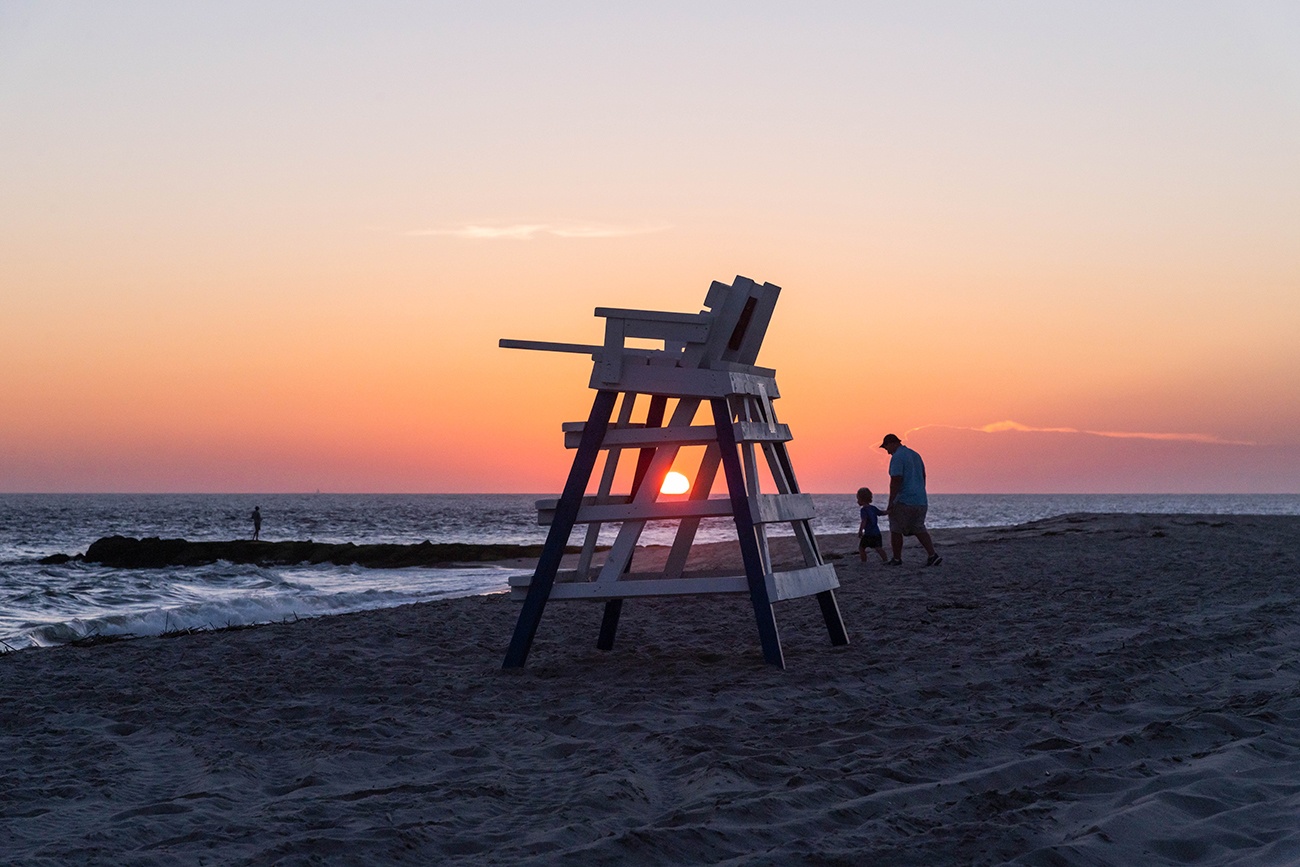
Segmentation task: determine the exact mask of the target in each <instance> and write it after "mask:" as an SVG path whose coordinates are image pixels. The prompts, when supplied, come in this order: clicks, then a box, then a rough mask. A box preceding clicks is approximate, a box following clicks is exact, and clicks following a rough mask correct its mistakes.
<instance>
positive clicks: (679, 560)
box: [500, 277, 848, 668]
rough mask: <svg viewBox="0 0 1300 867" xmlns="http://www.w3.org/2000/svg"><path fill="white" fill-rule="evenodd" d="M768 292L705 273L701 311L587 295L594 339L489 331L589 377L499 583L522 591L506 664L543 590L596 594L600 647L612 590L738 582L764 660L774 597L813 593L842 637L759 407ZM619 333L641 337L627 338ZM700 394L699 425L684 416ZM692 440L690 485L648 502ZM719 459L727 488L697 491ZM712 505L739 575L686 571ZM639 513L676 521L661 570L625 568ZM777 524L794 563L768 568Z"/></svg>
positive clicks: (616, 598)
mask: <svg viewBox="0 0 1300 867" xmlns="http://www.w3.org/2000/svg"><path fill="white" fill-rule="evenodd" d="M780 292H781V289H780V287H778V286H773V285H771V284H770V283H764V284H762V285H759V284H757V283H755V282H754V281H753V280H750V279H748V278H745V277H737V278H736V280H735V282H734V283H733V284H732V285H730V286H728V285H727V284H725V283H719V282H714V283H713V285H712V286H710V287H709V291H708V294H707V295H706V296H705V299H704V308H705V309H704V310H703V311H702V312H700V313H667V312H660V311H651V310H623V309H617V308H610V307H598V308H596V316H598V317H600V318H602V319H604V320H605V341H604V343H602V344H600V345H586V344H572V343H551V342H545V341H532V340H501V341H500V345H501V346H502V347H505V348H510V349H535V350H545V351H551V352H575V353H583V354H588V355H590V356H591V358H592V360H593V362H594V366H593V370H592V374H591V381H590V387H591V388H593V389H595V391H596V397H595V400H594V401H593V403H592V407H591V414H590V416H589V417H588V419H587V421H586V422H573V423H567V424H564V425H563V431H564V441H565V446H566V448H576V449H577V452H576V454H575V456H574V459H573V467H572V468H571V469H570V471H569V477H568V481H567V482H566V483H565V486H564V491H563V493H562V494H561V495H560V497H559V499H554V500H539V501H538V502H537V509H538V517H539V523H541V524H543V525H547V524H549V525H550V529H549V531H548V533H547V537H546V544H545V546H544V547H543V550H542V556H541V558H540V560H539V561H538V564H537V568H536V571H535V572H534V573H533V574H532V575H531V576H522V577H521V578H519V579H516V580H513V581H512V582H511V595H512V596H513V597H514V598H519V599H522V600H523V607H522V609H521V610H520V613H519V620H518V622H517V624H516V625H515V631H514V635H513V637H512V638H511V641H510V647H509V649H508V650H507V652H506V658H505V664H504V667H505V668H520V667H522V666H523V665H524V663H525V662H526V661H527V658H528V652H529V650H530V648H531V647H532V643H533V638H534V636H535V635H536V633H537V627H538V625H539V624H540V622H541V618H542V611H543V609H544V608H545V606H546V603H547V602H548V601H549V600H552V599H554V600H568V599H586V600H598V601H604V603H605V614H604V619H603V621H602V623H601V628H600V635H599V637H598V639H597V647H599V648H600V649H602V650H609V649H611V648H612V647H613V645H614V636H615V632H616V631H617V629H618V620H619V616H620V614H621V613H622V606H623V600H624V599H627V598H630V597H639V596H687V595H708V594H716V593H748V594H749V598H750V600H751V602H752V603H753V606H754V616H755V618H756V620H757V623H758V634H759V641H760V643H761V646H762V650H763V657H764V659H765V660H766V661H767V662H768V663H770V664H772V665H776V666H779V667H781V668H784V667H785V660H784V657H783V655H782V652H781V641H780V637H779V635H778V632H777V626H776V617H775V615H774V613H773V610H772V607H773V604H774V603H776V602H780V601H783V600H788V599H797V598H801V597H805V596H816V597H817V601H818V602H819V603H820V605H821V610H822V615H823V617H824V618H825V621H826V628H827V630H828V631H829V633H830V640H831V644H833V645H844V644H848V635H847V633H846V632H845V629H844V623H843V621H842V619H841V618H840V612H839V606H838V604H837V603H836V601H835V593H834V590H835V588H836V587H838V586H839V581H838V580H837V578H836V576H835V567H834V566H832V565H830V564H828V563H826V562H825V561H823V559H822V555H821V551H820V550H819V548H818V546H817V539H816V537H815V536H814V535H813V532H812V528H811V526H810V524H809V520H810V519H811V518H812V517H813V516H814V514H815V509H814V506H813V502H812V497H811V496H810V495H808V494H804V493H801V492H800V491H799V485H798V482H797V481H796V480H795V474H794V466H793V465H792V464H791V462H790V456H789V453H788V451H787V449H786V443H787V442H789V441H790V439H791V434H790V430H789V428H788V427H787V426H786V425H784V424H780V423H778V422H777V420H776V413H775V411H774V410H773V407H772V401H773V400H775V399H776V398H778V397H779V396H780V392H779V391H778V390H777V387H776V371H774V370H771V369H769V368H763V367H757V366H755V364H754V362H755V360H756V359H757V358H758V351H759V348H760V346H761V345H762V342H763V337H764V335H765V334H766V332H767V326H768V323H769V322H770V321H771V318H772V312H773V310H774V309H775V307H776V300H777V296H778V295H779V294H780ZM629 340H639V341H641V342H643V343H644V342H647V341H648V342H650V343H651V344H652V346H651V347H650V348H640V347H635V346H631V345H629V343H628V341H629ZM659 344H661V345H659ZM641 395H645V396H647V397H648V398H649V400H648V405H647V406H646V408H645V415H644V419H643V420H640V421H634V420H633V419H634V415H633V410H634V407H635V404H636V403H637V400H638V398H639V397H640V396H641ZM620 396H621V398H622V402H621V404H619V398H620ZM670 402H672V407H671V413H670V412H669V405H670ZM705 402H707V403H708V405H709V407H710V409H711V415H712V419H711V423H705V424H696V423H695V416H696V414H697V411H698V410H699V409H700V407H701V404H703V403H705ZM616 405H618V415H617V417H616V418H615V416H614V409H615V406H616ZM665 417H666V418H667V422H666V423H665ZM611 420H612V421H611ZM691 446H696V447H698V446H703V447H704V450H703V458H702V459H701V461H700V466H699V469H698V471H697V472H696V473H695V477H694V480H693V483H692V485H691V487H690V491H689V494H688V495H687V496H686V497H685V498H684V499H679V500H675V501H673V500H661V499H660V482H661V481H662V479H663V478H664V476H665V475H666V474H667V473H668V471H669V470H670V469H671V468H672V466H673V462H674V460H676V459H677V457H678V454H679V452H680V450H681V449H683V448H686V447H691ZM629 450H636V453H637V462H636V466H635V470H634V471H633V473H632V479H631V490H630V492H629V493H626V494H618V493H614V492H613V490H612V488H613V486H614V483H615V479H616V476H617V470H618V463H619V460H620V458H621V457H622V455H623V454H624V452H626V451H629ZM760 451H761V453H762V455H763V457H764V458H765V459H766V466H767V469H768V471H769V473H770V476H771V479H772V481H773V483H774V485H775V487H776V490H775V491H774V492H772V493H763V492H761V491H760V489H759V480H760V471H759V464H758V452H760ZM602 452H603V453H605V455H606V458H605V464H604V468H603V471H602V473H601V476H600V481H599V483H598V486H597V489H596V492H595V494H592V495H589V494H588V493H587V488H588V485H589V483H590V482H591V478H592V474H593V472H594V470H595V468H596V464H597V462H598V460H599V457H600V455H601V453H602ZM719 467H721V468H722V471H723V476H724V478H725V479H726V484H727V494H728V496H727V498H726V499H716V498H715V499H710V497H709V494H710V492H711V491H712V489H713V483H714V481H715V479H716V477H717V472H718V469H719ZM719 517H731V518H733V519H734V522H735V527H736V535H737V537H738V539H739V542H740V554H741V560H742V563H743V567H744V574H743V575H735V574H709V573H704V572H698V571H687V569H686V566H687V558H688V555H689V554H690V550H691V546H692V544H693V543H694V541H695V536H696V532H697V530H698V528H699V525H700V521H701V520H702V519H704V518H719ZM647 521H677V522H678V525H677V532H676V536H675V538H674V541H673V544H672V546H671V549H670V550H669V552H668V557H667V561H666V563H665V564H664V566H663V568H662V569H657V570H655V571H653V572H649V573H647V572H634V571H632V555H633V553H634V552H635V549H636V544H637V541H638V539H639V538H640V536H641V533H642V530H643V529H644V528H645V525H646V522H647ZM606 523H618V524H619V529H618V533H617V536H616V537H615V539H614V542H613V545H612V546H611V547H610V549H609V551H608V553H607V555H606V557H605V560H604V563H603V564H602V565H600V566H596V565H593V560H594V555H595V553H596V542H597V537H598V535H599V532H600V527H601V525H602V524H606ZM782 523H788V524H790V525H791V526H792V528H793V531H794V535H795V537H796V539H797V540H798V545H799V550H800V553H801V555H802V558H803V566H802V567H800V568H796V569H792V570H786V571H779V572H778V571H774V569H773V564H772V556H771V552H770V550H769V545H768V536H767V527H768V526H769V525H771V524H782ZM576 524H585V525H587V532H586V537H585V539H584V542H583V545H582V549H581V553H580V554H579V555H578V562H577V568H575V569H569V570H565V571H561V570H560V566H561V562H562V559H563V557H564V554H565V548H566V546H567V545H568V541H569V536H570V533H571V532H572V530H573V528H574V526H575V525H576Z"/></svg>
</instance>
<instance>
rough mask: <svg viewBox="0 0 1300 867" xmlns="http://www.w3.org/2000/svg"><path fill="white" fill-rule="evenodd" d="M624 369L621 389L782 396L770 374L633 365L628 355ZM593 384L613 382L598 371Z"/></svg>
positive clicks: (690, 394)
mask: <svg viewBox="0 0 1300 867" xmlns="http://www.w3.org/2000/svg"><path fill="white" fill-rule="evenodd" d="M622 370H623V375H622V377H621V378H620V379H619V380H618V383H617V386H618V388H620V389H621V390H623V391H635V392H640V393H641V394H662V395H666V396H668V397H698V398H702V399H708V398H715V397H728V396H730V395H735V394H759V393H760V392H761V393H765V394H766V395H767V397H768V400H775V399H776V398H778V397H780V396H781V394H780V390H779V389H778V388H777V386H776V380H775V379H773V378H772V377H769V376H756V375H754V374H749V373H739V372H735V371H726V370H701V369H698V368H685V367H659V366H655V365H649V364H633V363H630V362H629V360H628V359H627V358H625V359H624V363H623V367H622ZM591 387H592V388H597V389H599V388H609V387H610V385H609V384H607V383H606V382H605V380H603V379H600V378H599V375H598V374H597V373H593V374H592V379H591Z"/></svg>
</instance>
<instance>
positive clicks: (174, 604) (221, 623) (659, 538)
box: [0, 494, 1300, 652]
mask: <svg viewBox="0 0 1300 867" xmlns="http://www.w3.org/2000/svg"><path fill="white" fill-rule="evenodd" d="M538 497H539V495H536V494H412V495H382V494H367V495H358V494H263V495H252V494H249V495H242V494H241V495H235V494H132V495H124V494H81V495H74V494H0V652H9V651H13V650H20V649H24V648H30V647H47V646H52V645H58V644H66V643H69V642H72V641H78V640H85V639H87V638H99V637H112V636H143V635H159V634H165V633H169V632H178V631H184V630H192V629H220V628H224V627H229V626H241V625H247V624H254V623H269V622H274V621H280V620H286V619H289V620H291V619H295V618H301V617H317V616H322V615H329V614H342V613H346V612H352V611H361V610H365V609H370V608H384V607H390V606H395V605H404V604H407V603H411V602H423V601H427V600H431V599H440V598H447V597H455V596H471V595H476V594H480V593H496V592H502V591H504V590H505V589H506V587H507V582H508V580H509V578H510V576H511V575H514V574H517V573H518V570H512V569H506V568H503V567H500V566H494V565H491V564H484V565H482V566H473V567H455V568H441V567H440V568H413V569H368V568H364V567H349V566H332V565H318V566H291V567H276V568H263V567H258V566H248V565H234V564H230V563H215V564H212V565H210V566H201V567H191V568H170V569H113V568H108V567H103V566H92V565H88V564H85V563H79V562H71V563H67V564H63V565H57V566H50V565H42V564H40V563H39V562H38V561H39V560H40V559H41V558H43V557H46V556H48V555H50V554H59V553H63V554H78V553H84V552H85V550H86V548H87V547H88V546H89V545H90V543H91V542H94V541H95V540H96V539H98V538H100V537H102V536H112V535H123V536H135V537H139V538H143V537H148V536H158V537H161V538H185V539H190V540H194V541H198V540H225V539H236V538H247V537H248V536H249V534H250V532H251V529H252V524H251V521H250V519H249V514H250V513H251V512H252V510H253V507H254V506H260V507H261V511H262V514H263V515H264V516H265V517H264V523H263V526H262V538H263V539H265V540H268V541H283V540H307V539H311V540H314V541H317V542H354V543H357V544H368V543H397V544H414V543H418V542H422V541H424V540H426V539H427V540H428V541H430V542H435V543H438V542H463V543H471V544H475V543H478V544H520V545H523V544H537V543H540V542H543V541H545V538H546V528H545V527H541V526H538V524H537V515H536V511H535V510H534V506H533V503H534V501H535V500H536V499H538ZM814 500H815V502H816V505H817V513H818V517H817V518H816V520H815V521H814V524H813V526H814V529H815V530H816V532H818V533H821V534H832V533H851V532H853V531H854V530H855V529H856V528H857V521H858V517H857V506H856V504H855V502H854V497H853V495H852V494H815V495H814ZM1074 512H1156V513H1180V514H1189V513H1205V514H1273V515H1276V514H1283V515H1300V495H1139V494H1131V495H1130V494H1126V495H1100V494H1082V495H1056V494H1001V495H979V494H934V495H931V498H930V512H929V517H928V523H929V526H930V528H931V529H932V530H935V531H938V533H937V534H936V535H937V541H939V542H940V543H942V530H943V529H944V528H951V527H987V526H1006V525H1012V524H1019V523H1023V522H1025V521H1032V520H1037V519H1041V518H1048V517H1052V516H1054V515H1062V514H1070V513H1074ZM784 530H785V531H787V532H788V530H789V527H788V526H787V527H785V528H784ZM580 532H581V531H580V530H579V531H576V532H575V533H574V534H573V536H572V538H571V540H570V541H571V544H578V543H579V542H580V540H581V535H580ZM613 532H614V528H612V527H606V528H605V532H604V534H603V536H602V540H603V541H608V540H609V539H612V537H613ZM672 533H673V525H672V524H670V523H661V524H652V525H650V526H648V527H647V528H646V532H645V533H644V534H643V535H642V544H668V543H669V542H671V540H672ZM780 533H781V528H779V527H778V528H775V534H776V535H780ZM697 538H698V540H699V541H701V542H711V541H723V540H727V539H732V538H734V531H733V529H732V527H731V525H730V524H729V523H728V522H727V521H725V520H720V519H715V520H708V521H705V522H704V525H703V526H702V527H701V531H700V533H699V535H698V537H697Z"/></svg>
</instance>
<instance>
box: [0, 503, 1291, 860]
mask: <svg viewBox="0 0 1300 867" xmlns="http://www.w3.org/2000/svg"><path fill="white" fill-rule="evenodd" d="M935 537H936V541H937V542H938V543H939V545H940V550H941V553H942V554H943V555H944V557H945V563H944V564H943V565H942V566H939V567H937V568H933V569H923V568H920V562H921V560H922V554H921V552H920V550H919V549H918V548H909V549H908V552H907V555H906V556H907V558H908V562H907V563H906V564H905V565H904V566H902V567H895V568H887V567H884V566H882V565H880V564H879V563H878V562H875V561H873V562H869V563H865V564H861V563H859V562H858V561H857V558H856V554H855V553H854V554H851V555H850V556H848V557H842V558H840V559H836V560H835V561H834V562H836V564H837V568H838V571H839V576H840V581H841V584H842V587H841V589H840V590H839V591H837V596H838V599H839V604H840V608H841V611H842V612H843V615H844V619H845V622H846V624H847V626H848V629H849V633H850V638H851V642H852V643H851V644H850V645H849V646H848V647H845V648H833V647H831V646H830V643H829V641H828V640H827V636H826V631H825V627H824V625H823V623H822V621H821V616H820V611H819V609H818V606H817V604H816V602H815V601H814V600H812V599H802V600H793V601H790V602H785V603H781V604H780V605H779V606H778V608H777V620H778V623H779V624H780V627H781V635H782V642H783V647H784V650H785V655H786V663H787V666H788V669H787V670H785V671H781V670H778V669H774V668H772V667H770V666H767V665H764V664H763V662H762V657H761V654H760V652H759V648H758V641H757V635H756V631H755V628H754V622H753V615H752V609H750V607H749V605H748V601H747V600H746V599H743V598H736V597H726V598H724V597H710V598H693V599H674V600H663V599H660V600H635V601H629V602H628V603H627V604H626V606H625V608H624V613H623V618H622V625H621V629H620V634H619V640H618V643H617V646H616V647H615V649H614V650H613V651H611V652H607V653H606V652H601V651H597V650H596V649H594V642H595V637H596V634H597V631H598V628H599V623H600V615H601V607H600V606H599V605H593V604H589V603H560V602H556V603H552V604H551V605H550V606H548V608H547V610H546V616H545V618H544V619H543V622H542V625H541V629H540V631H539V633H538V637H537V641H536V643H535V645H534V647H533V652H532V656H531V658H530V659H529V664H528V667H527V668H526V669H524V670H523V671H510V672H503V671H502V670H501V668H500V666H501V660H502V656H503V654H504V652H505V647H506V644H507V642H508V640H509V637H510V633H511V630H512V628H513V625H514V621H515V617H516V615H517V612H518V609H519V603H517V602H511V601H509V599H508V598H507V597H506V596H505V595H504V594H502V595H494V596H485V597H477V598H470V599H458V600H449V601H441V602H433V603H427V604H422V605H414V606H407V607H403V608H397V609H388V610H381V611H371V612H365V613H361V614H353V615H343V616H336V617H328V618H321V619H318V620H310V621H300V622H296V623H288V624H274V625H269V626H262V627H256V628H251V629H242V630H235V631H225V632H211V633H202V634H195V635H184V636H179V637H173V638H146V639H137V640H132V641H123V642H118V643H112V644H106V645H102V646H95V647H62V648H53V649H41V650H28V651H22V652H17V653H10V654H6V655H4V656H3V657H0V695H2V696H3V698H4V700H3V702H0V747H2V748H3V751H2V752H0V755H3V756H4V759H3V763H2V764H0V853H2V854H0V861H6V862H9V861H11V862H12V863H20V864H67V863H81V864H158V865H163V864H174V863H178V862H181V863H216V864H230V863H233V864H238V863H250V864H252V863H256V864H271V863H294V864H297V863H316V862H321V863H324V862H328V863H356V864H369V863H409V864H443V863H464V864H503V865H504V864H584V865H588V864H597V865H599V864H610V865H613V864H626V863H638V864H697V863H719V862H725V863H728V864H745V865H757V864H771V865H778V864H780V865H788V864H845V865H849V864H997V863H1006V862H1015V863H1020V864H1043V865H1047V864H1116V865H1121V864H1139V863H1140V864H1185V863H1198V864H1226V863H1233V864H1237V863H1242V864H1246V863H1250V864H1255V863H1258V864H1276V863H1288V862H1295V861H1297V860H1300V822H1297V821H1296V818H1295V817H1296V816H1297V815H1298V814H1300V518H1293V517H1242V516H1214V517H1197V516H1188V515H1177V516H1143V515H1114V516H1108V515H1087V516H1067V517H1062V518H1055V519H1051V520H1049V521H1041V522H1035V523H1033V524H1028V525H1022V526H1020V527H1015V528H1002V529H992V530H963V531H938V532H936V534H935ZM851 546H852V540H851V538H850V537H846V536H837V537H829V538H824V539H823V549H824V550H825V551H826V552H828V553H830V554H832V555H842V554H844V553H846V552H847V551H848V550H849V549H850V548H851ZM645 556H646V557H652V556H654V554H653V552H647V553H646V555H645ZM701 557H702V558H703V559H704V560H705V561H710V560H718V561H720V560H725V559H729V558H731V557H734V546H726V545H721V546H710V547H709V548H708V549H707V550H704V551H702V552H701ZM642 562H644V561H642Z"/></svg>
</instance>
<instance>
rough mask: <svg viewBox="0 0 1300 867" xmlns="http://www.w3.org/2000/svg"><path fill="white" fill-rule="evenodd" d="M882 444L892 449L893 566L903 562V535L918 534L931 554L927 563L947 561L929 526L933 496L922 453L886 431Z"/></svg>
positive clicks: (917, 537) (890, 469)
mask: <svg viewBox="0 0 1300 867" xmlns="http://www.w3.org/2000/svg"><path fill="white" fill-rule="evenodd" d="M880 447H881V448H882V449H884V450H885V451H887V452H889V503H888V504H887V505H886V506H885V512H886V513H887V514H888V515H889V544H890V546H891V547H892V548H893V549H894V559H892V560H890V561H889V565H890V566H901V565H903V537H904V536H915V537H916V540H917V541H918V542H920V543H921V547H923V548H925V553H926V554H928V555H930V556H929V559H927V560H926V561H925V565H927V566H938V565H939V564H940V563H942V562H943V558H942V557H940V556H939V555H938V554H937V553H936V552H935V550H934V541H933V540H932V539H931V538H930V531H929V530H927V529H925V511H926V507H927V506H928V505H929V500H928V499H927V498H926V496H925V463H924V462H923V461H922V460H921V456H920V455H919V454H917V453H916V452H914V451H912V450H911V449H909V448H908V447H907V446H905V445H903V443H902V441H901V440H900V439H899V438H898V437H897V435H895V434H885V438H884V439H883V440H881V442H880Z"/></svg>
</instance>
